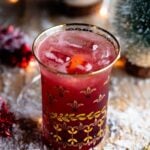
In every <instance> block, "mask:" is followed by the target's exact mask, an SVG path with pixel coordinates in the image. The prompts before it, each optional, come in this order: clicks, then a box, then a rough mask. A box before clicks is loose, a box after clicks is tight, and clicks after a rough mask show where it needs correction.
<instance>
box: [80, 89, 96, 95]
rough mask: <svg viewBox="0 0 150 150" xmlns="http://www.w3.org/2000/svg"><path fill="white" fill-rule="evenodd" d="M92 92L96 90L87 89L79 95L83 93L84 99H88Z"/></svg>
mask: <svg viewBox="0 0 150 150" xmlns="http://www.w3.org/2000/svg"><path fill="white" fill-rule="evenodd" d="M94 91H96V88H91V87H87V88H86V89H84V90H82V91H80V93H83V94H84V95H85V96H86V97H90V95H91V94H92V93H93V92H94Z"/></svg>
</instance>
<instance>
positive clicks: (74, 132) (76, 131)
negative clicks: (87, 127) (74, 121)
mask: <svg viewBox="0 0 150 150" xmlns="http://www.w3.org/2000/svg"><path fill="white" fill-rule="evenodd" d="M68 133H69V134H71V135H74V134H77V133H78V130H77V129H75V128H73V127H71V129H69V130H68Z"/></svg>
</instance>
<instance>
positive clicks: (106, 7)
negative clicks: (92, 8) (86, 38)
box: [99, 0, 110, 18]
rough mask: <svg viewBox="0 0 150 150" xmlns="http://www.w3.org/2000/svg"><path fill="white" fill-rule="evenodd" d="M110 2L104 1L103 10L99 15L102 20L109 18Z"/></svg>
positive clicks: (108, 0)
mask: <svg viewBox="0 0 150 150" xmlns="http://www.w3.org/2000/svg"><path fill="white" fill-rule="evenodd" d="M109 5H110V0H104V1H103V4H102V7H101V9H100V10H99V14H100V16H101V17H102V18H108V10H109Z"/></svg>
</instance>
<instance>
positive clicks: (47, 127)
mask: <svg viewBox="0 0 150 150" xmlns="http://www.w3.org/2000/svg"><path fill="white" fill-rule="evenodd" d="M60 31H66V32H69V31H78V32H80V31H84V32H90V33H94V34H96V35H98V36H102V37H104V38H105V40H106V41H109V42H110V43H111V44H112V45H113V47H114V49H113V52H112V53H114V52H115V58H114V60H113V61H112V62H111V63H109V64H108V65H107V66H105V67H103V68H101V69H98V70H96V71H92V72H88V73H83V74H70V73H64V72H61V71H60V70H57V69H52V68H51V66H50V65H47V64H44V63H43V62H42V61H41V59H40V56H39V54H38V53H39V44H40V43H41V41H44V40H45V39H46V38H47V37H50V36H51V35H53V34H55V33H56V32H60ZM60 34H61V32H60ZM62 49H63V47H62ZM40 50H42V49H40ZM33 53H34V55H35V58H36V59H37V61H38V63H39V66H40V71H41V84H42V112H43V115H42V117H43V123H42V131H43V139H44V142H45V143H46V144H47V145H49V146H50V147H51V149H54V150H77V149H81V150H88V149H90V148H94V147H95V146H96V145H98V144H99V143H100V142H101V141H102V139H103V138H104V135H105V133H106V116H107V101H108V87H109V81H110V74H111V70H112V66H113V64H114V63H115V62H116V61H117V59H118V58H119V54H120V47H119V44H118V42H117V40H116V39H115V37H114V36H113V35H112V34H110V33H109V32H108V31H106V30H104V29H102V28H99V27H96V26H94V25H87V24H65V25H59V26H56V27H53V28H50V29H48V30H46V31H44V32H43V33H41V34H40V35H39V36H38V37H37V38H36V40H35V41H34V44H33ZM107 59H109V58H107Z"/></svg>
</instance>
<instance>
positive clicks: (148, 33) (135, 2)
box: [114, 0, 150, 49]
mask: <svg viewBox="0 0 150 150" xmlns="http://www.w3.org/2000/svg"><path fill="white" fill-rule="evenodd" d="M114 20H115V28H116V31H117V33H118V35H119V36H120V37H121V38H122V39H123V41H124V43H125V44H126V46H127V47H128V48H131V47H132V48H133V47H136V48H137V47H139V46H140V47H142V48H146V49H147V48H148V47H149V46H150V1H149V0H121V1H119V2H118V3H117V7H116V13H115V19H114Z"/></svg>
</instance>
